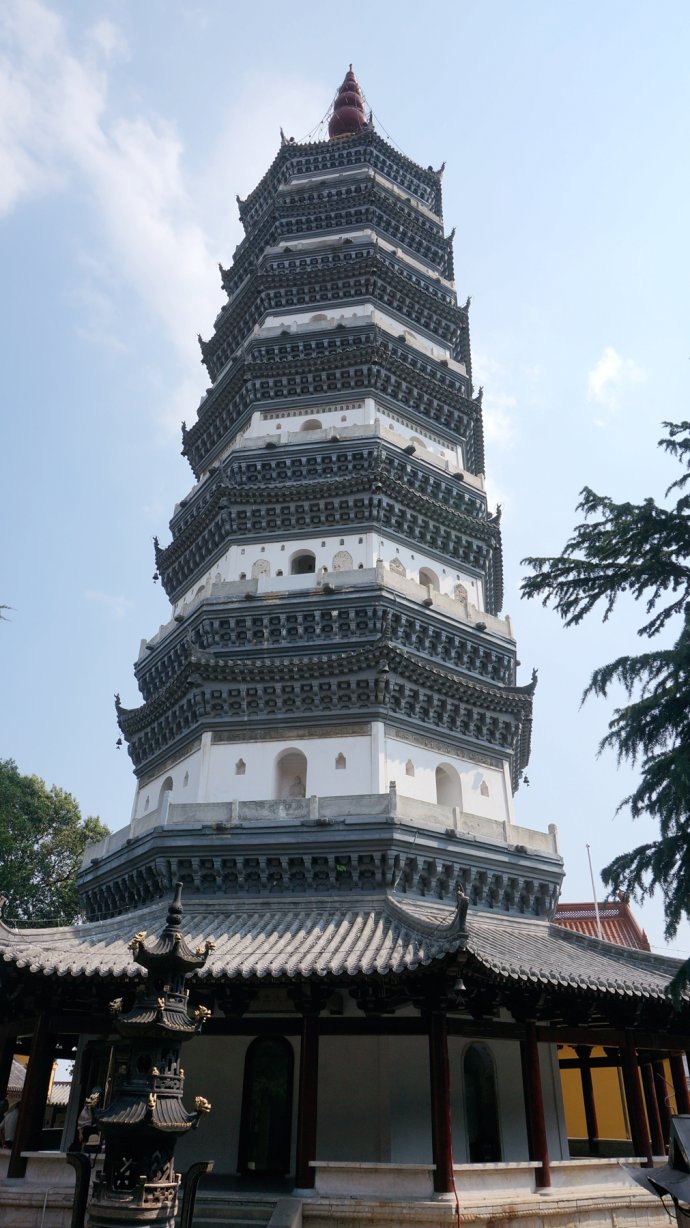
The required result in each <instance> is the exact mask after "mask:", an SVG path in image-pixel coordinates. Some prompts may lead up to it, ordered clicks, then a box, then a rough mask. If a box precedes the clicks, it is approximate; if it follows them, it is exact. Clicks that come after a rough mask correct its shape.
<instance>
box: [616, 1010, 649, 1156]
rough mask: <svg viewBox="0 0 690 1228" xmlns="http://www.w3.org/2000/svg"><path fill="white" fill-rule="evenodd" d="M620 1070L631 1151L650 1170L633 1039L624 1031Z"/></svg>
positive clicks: (638, 1069)
mask: <svg viewBox="0 0 690 1228" xmlns="http://www.w3.org/2000/svg"><path fill="white" fill-rule="evenodd" d="M621 1069H622V1071H623V1084H624V1086H625V1099H626V1101H627V1104H628V1117H629V1119H630V1133H631V1135H632V1145H633V1151H634V1153H635V1155H636V1156H644V1158H645V1164H646V1166H647V1167H648V1168H651V1166H652V1145H651V1141H650V1138H649V1130H648V1128H647V1119H646V1117H645V1111H644V1100H643V1098H642V1087H641V1085H640V1067H639V1063H638V1060H637V1050H636V1048H635V1038H634V1035H633V1033H632V1032H631V1031H626V1033H625V1044H624V1045H623V1046H622V1048H621Z"/></svg>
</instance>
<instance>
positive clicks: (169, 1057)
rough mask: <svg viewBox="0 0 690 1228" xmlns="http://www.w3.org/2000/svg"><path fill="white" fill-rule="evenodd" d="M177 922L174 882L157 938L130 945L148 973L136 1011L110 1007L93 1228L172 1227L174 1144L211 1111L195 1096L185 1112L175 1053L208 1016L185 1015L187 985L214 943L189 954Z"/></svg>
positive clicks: (176, 1181) (203, 1011)
mask: <svg viewBox="0 0 690 1228" xmlns="http://www.w3.org/2000/svg"><path fill="white" fill-rule="evenodd" d="M181 917H182V883H177V884H176V887H175V897H174V899H173V901H172V903H171V904H170V907H169V909H168V916H167V920H166V923H165V927H164V929H163V931H162V932H161V934H160V936H159V937H158V938H154V939H151V940H149V941H148V942H147V941H146V933H144V932H142V933H139V934H136V935H135V936H134V938H133V939H132V941H131V942H130V944H129V945H130V947H131V950H132V954H133V956H134V959H135V961H136V962H137V963H138V964H141V966H142V967H143V968H146V970H147V972H148V976H147V978H146V981H145V982H144V984H143V986H142V987H141V989H140V990H139V991H138V993H137V997H136V1001H135V1003H134V1006H133V1007H132V1009H131V1010H128V1011H124V1010H123V1009H122V999H121V998H118V999H116V1000H115V1001H114V1002H111V1004H110V1009H111V1011H112V1012H113V1014H114V1016H115V1019H114V1024H115V1029H116V1031H117V1032H118V1033H119V1036H120V1038H121V1039H120V1042H119V1043H116V1045H115V1049H114V1071H115V1074H114V1083H113V1096H112V1099H111V1102H110V1104H109V1105H108V1106H107V1107H106V1108H103V1109H99V1110H97V1111H96V1112H95V1114H94V1117H95V1120H96V1122H97V1124H98V1126H99V1128H100V1129H101V1131H102V1132H103V1135H104V1138H105V1158H104V1164H103V1172H102V1173H101V1174H99V1175H98V1176H97V1177H96V1179H95V1182H94V1187H93V1193H92V1196H91V1199H90V1202H89V1206H88V1213H89V1218H88V1221H87V1222H88V1224H89V1225H91V1228H113V1225H118V1228H133V1226H134V1225H139V1224H156V1225H159V1226H160V1228H173V1225H174V1221H175V1215H176V1212H177V1195H178V1190H179V1185H180V1174H179V1173H177V1172H175V1167H174V1160H173V1152H174V1149H175V1144H176V1142H177V1140H178V1138H179V1137H180V1136H181V1135H183V1134H186V1133H187V1131H188V1130H191V1129H192V1128H193V1127H195V1126H196V1125H197V1123H198V1121H199V1118H200V1117H201V1115H202V1114H203V1113H207V1112H209V1110H210V1108H211V1105H210V1104H209V1102H208V1101H207V1100H204V1098H203V1097H202V1096H198V1097H197V1099H196V1112H194V1113H189V1112H187V1110H186V1109H185V1107H184V1105H183V1103H182V1088H183V1084H184V1072H183V1071H182V1069H181V1067H180V1047H181V1045H182V1043H183V1041H185V1040H189V1039H190V1038H191V1037H192V1036H194V1035H196V1033H198V1032H199V1030H200V1028H201V1026H202V1024H203V1023H204V1020H205V1019H206V1018H207V1017H208V1015H209V1014H210V1011H208V1009H207V1008H206V1007H203V1006H200V1007H198V1008H197V1009H196V1010H195V1011H194V1012H193V1014H191V1015H190V1012H189V1001H188V1000H189V990H188V989H186V988H185V981H186V979H187V977H188V976H189V975H190V974H191V973H192V972H195V971H196V970H197V969H198V968H201V967H202V966H203V964H205V962H206V960H207V958H208V955H209V952H210V951H212V950H213V948H214V945H215V944H214V943H213V940H212V939H207V940H206V943H205V945H204V946H203V947H197V948H196V950H192V948H191V947H190V946H189V944H188V943H187V942H186V940H185V938H184V936H183V934H182V930H181V927H180V921H181Z"/></svg>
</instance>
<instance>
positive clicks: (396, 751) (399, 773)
mask: <svg viewBox="0 0 690 1228" xmlns="http://www.w3.org/2000/svg"><path fill="white" fill-rule="evenodd" d="M384 753H385V762H386V771H387V776H386V778H385V780H384V781H383V782H382V792H385V790H386V789H388V788H389V786H390V784H391V781H395V785H396V788H397V791H398V793H400V794H401V795H402V796H404V797H414V798H417V799H418V800H419V801H423V802H436V800H437V797H436V769H437V767H440V766H442V765H443V764H448V765H450V766H451V767H453V768H455V770H456V771H457V773H458V777H459V797H458V800H457V802H455V803H454V804H455V805H457V806H459V807H460V809H461V810H462V811H464V812H465V813H466V814H478V815H481V816H482V817H484V818H488V819H498V820H499V821H501V822H503V821H505V820H508V821H512V817H513V795H512V789H511V785H510V777H509V774H508V768H507V765H505V766H504V767H501V768H493V767H486V766H485V765H484V764H478V763H471V762H470V761H469V760H467V759H463V758H462V756H460V755H447V754H442V753H440V752H439V751H435V750H431V749H429V748H427V747H424V746H417V745H416V744H414V743H412V742H407V741H406V740H405V739H404V738H397V737H392V736H391V735H388V736H387V737H386V740H385V751H384ZM408 763H411V764H412V767H413V769H414V775H409V774H408V770H407V766H408ZM482 784H484V786H485V790H486V789H487V788H488V791H489V792H488V795H486V792H482V791H481V786H482Z"/></svg>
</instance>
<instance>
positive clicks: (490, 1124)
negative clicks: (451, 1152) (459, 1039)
mask: <svg viewBox="0 0 690 1228" xmlns="http://www.w3.org/2000/svg"><path fill="white" fill-rule="evenodd" d="M463 1083H464V1091H465V1115H466V1121H467V1148H468V1151H469V1160H470V1164H490V1163H495V1162H496V1161H499V1160H500V1159H501V1158H502V1157H501V1135H500V1129H499V1124H498V1098H497V1095H496V1070H495V1067H494V1060H493V1057H492V1055H491V1053H490V1051H489V1049H488V1048H487V1047H486V1045H468V1046H467V1048H466V1049H465V1056H464V1059H463Z"/></svg>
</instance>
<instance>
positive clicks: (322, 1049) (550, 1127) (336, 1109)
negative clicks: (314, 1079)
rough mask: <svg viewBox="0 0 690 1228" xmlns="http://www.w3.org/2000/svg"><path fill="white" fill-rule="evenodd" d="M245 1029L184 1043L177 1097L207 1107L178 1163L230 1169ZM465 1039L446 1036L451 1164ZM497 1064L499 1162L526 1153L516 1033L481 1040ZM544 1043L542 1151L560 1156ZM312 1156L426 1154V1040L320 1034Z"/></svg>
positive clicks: (462, 1132) (407, 1157)
mask: <svg viewBox="0 0 690 1228" xmlns="http://www.w3.org/2000/svg"><path fill="white" fill-rule="evenodd" d="M289 1039H290V1043H291V1045H292V1048H293V1053H294V1058H295V1064H294V1084H293V1120H292V1143H291V1149H292V1150H291V1164H292V1168H293V1170H294V1162H295V1139H296V1128H297V1087H298V1079H299V1048H300V1046H299V1040H298V1039H297V1038H294V1037H293V1038H289ZM250 1041H251V1037H213V1038H203V1037H202V1038H200V1039H199V1040H195V1041H192V1042H190V1043H189V1044H188V1045H187V1046H185V1049H184V1065H185V1075H186V1078H185V1102H186V1103H187V1104H193V1101H194V1097H195V1096H197V1095H202V1096H206V1097H207V1098H208V1099H210V1100H211V1101H212V1104H213V1111H212V1113H211V1114H209V1116H208V1117H204V1118H203V1119H202V1122H201V1124H200V1126H199V1129H198V1131H195V1132H193V1133H191V1134H189V1135H187V1136H186V1138H184V1139H182V1140H181V1142H180V1143H179V1145H178V1147H177V1150H176V1163H177V1166H178V1168H180V1169H184V1168H186V1167H187V1165H188V1164H190V1163H191V1162H192V1160H195V1159H202V1158H203V1159H212V1160H214V1161H215V1166H216V1168H215V1171H216V1172H217V1173H234V1172H235V1171H236V1168H237V1153H238V1146H239V1131H240V1115H241V1106H242V1082H243V1076H244V1059H245V1054H246V1051H247V1047H248V1045H249V1043H250ZM469 1043H470V1042H469V1041H468V1040H465V1039H464V1038H460V1037H450V1039H449V1057H450V1069H451V1101H452V1118H453V1148H454V1158H455V1162H456V1163H458V1164H460V1163H466V1162H468V1161H469V1156H468V1154H467V1149H466V1141H465V1140H466V1124H465V1117H464V1106H463V1099H462V1060H463V1054H464V1050H465V1048H466V1047H467V1045H468V1044H469ZM481 1043H482V1044H486V1045H487V1048H488V1049H489V1050H490V1051H491V1053H492V1054H493V1057H494V1061H495V1064H496V1086H497V1094H498V1111H499V1123H500V1133H501V1146H502V1156H503V1159H504V1160H505V1161H521V1160H527V1159H528V1158H529V1156H528V1144H527V1131H526V1125H525V1111H524V1103H523V1095H522V1072H521V1063H520V1046H519V1043H518V1042H517V1041H482V1042H481ZM555 1061H556V1059H555V1052H554V1050H553V1048H552V1047H551V1046H545V1045H542V1046H540V1063H541V1072H542V1084H543V1092H544V1108H545V1114H546V1121H547V1136H548V1143H549V1152H550V1155H551V1158H552V1159H554V1160H556V1159H567V1157H568V1149H567V1136H566V1130H565V1119H564V1115H563V1105H562V1100H561V1094H560V1083H559V1079H558V1073H557V1068H556V1066H555ZM316 1155H317V1159H319V1160H350V1161H364V1162H366V1161H381V1162H384V1163H386V1162H390V1163H394V1164H404V1163H430V1162H431V1108H430V1093H429V1055H428V1042H427V1040H426V1038H425V1037H424V1036H408V1037H403V1036H397V1037H387V1036H382V1037H375V1036H366V1037H356V1036H344V1037H335V1036H327V1037H321V1040H320V1044H319V1099H318V1131H317V1147H316Z"/></svg>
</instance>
